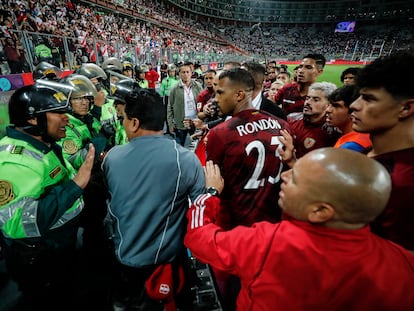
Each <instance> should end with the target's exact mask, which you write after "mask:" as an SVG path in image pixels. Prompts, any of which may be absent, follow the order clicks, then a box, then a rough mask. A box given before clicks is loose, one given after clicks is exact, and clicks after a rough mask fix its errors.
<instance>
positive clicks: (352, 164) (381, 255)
mask: <svg viewBox="0 0 414 311" xmlns="http://www.w3.org/2000/svg"><path fill="white" fill-rule="evenodd" d="M205 173H206V186H207V187H208V189H212V188H214V189H216V191H215V192H212V191H211V192H209V193H208V194H205V195H202V196H200V197H199V198H198V199H197V200H196V201H194V202H195V203H194V204H193V205H192V206H191V208H190V209H189V211H188V212H187V217H188V225H187V234H186V236H185V240H184V242H185V244H186V246H187V247H188V248H189V249H190V250H191V252H192V254H193V255H194V256H195V257H197V258H198V259H199V260H200V261H202V262H205V263H208V264H210V265H211V266H212V267H214V268H217V269H221V270H225V271H227V272H228V273H231V274H233V275H237V276H239V277H240V280H241V284H242V288H241V291H240V294H239V295H238V297H237V307H238V308H237V309H238V310H245V309H246V307H247V306H248V308H249V309H250V310H266V311H273V310H275V308H276V306H277V309H280V310H293V309H294V310H353V311H366V310H381V311H389V310H401V311H411V310H412V308H413V305H414V257H413V256H412V255H411V254H410V253H409V252H407V251H406V250H404V249H403V248H402V247H400V246H398V245H396V244H394V243H391V242H390V241H387V240H384V239H382V238H380V237H378V236H376V235H375V234H372V233H371V232H370V230H369V225H368V224H369V222H370V221H371V220H372V219H374V218H375V217H376V216H377V215H378V214H379V213H381V211H382V210H383V209H384V207H385V205H386V204H387V200H388V198H389V196H390V190H391V180H390V178H389V177H388V176H387V172H386V170H385V169H384V168H383V167H381V165H378V163H376V162H375V161H373V160H371V159H369V158H367V157H365V156H364V155H361V154H359V153H357V152H353V151H350V150H343V149H342V150H341V149H333V148H323V149H319V150H315V151H313V152H311V153H308V154H307V155H305V156H304V157H303V158H302V159H299V161H298V162H297V163H296V164H295V166H294V167H293V169H292V170H289V171H286V172H283V173H282V180H283V183H282V188H281V189H282V190H281V191H280V199H279V205H280V207H281V208H282V210H283V212H284V220H283V221H281V222H280V223H276V224H272V223H269V222H258V223H255V224H254V225H253V226H252V227H250V228H249V227H245V226H238V227H236V228H234V229H233V230H230V231H225V230H223V228H222V227H221V226H220V224H219V223H217V214H218V213H219V211H220V209H221V205H220V203H221V201H222V199H221V190H222V189H223V184H224V185H225V186H226V185H227V182H228V180H227V179H225V180H224V182H223V179H222V178H221V174H220V168H219V166H218V165H213V163H212V162H208V163H207V166H206V169H205ZM351 194H352V195H351ZM243 207H244V205H239V206H238V208H239V209H240V208H243ZM367 288H369V289H370V290H367ZM384 293H386V294H384ZM321 297H325V298H323V299H321ZM350 297H352V298H350Z"/></svg>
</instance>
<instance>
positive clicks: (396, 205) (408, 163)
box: [372, 148, 414, 250]
mask: <svg viewBox="0 0 414 311" xmlns="http://www.w3.org/2000/svg"><path fill="white" fill-rule="evenodd" d="M373 159H375V160H377V161H378V162H380V163H381V164H382V165H384V166H385V168H386V169H387V170H388V172H389V173H390V175H391V180H392V190H391V197H390V199H389V201H388V204H387V206H386V208H385V210H384V211H383V213H382V214H381V215H380V216H379V217H378V218H377V219H376V220H375V221H374V223H373V224H372V230H373V231H374V232H375V233H377V234H379V235H380V236H382V237H384V238H386V239H388V240H391V241H393V242H395V243H398V244H400V245H401V246H403V247H405V248H406V249H409V250H414V207H413V205H414V148H410V149H405V150H398V151H394V152H389V153H385V154H381V155H379V156H376V157H374V158H373Z"/></svg>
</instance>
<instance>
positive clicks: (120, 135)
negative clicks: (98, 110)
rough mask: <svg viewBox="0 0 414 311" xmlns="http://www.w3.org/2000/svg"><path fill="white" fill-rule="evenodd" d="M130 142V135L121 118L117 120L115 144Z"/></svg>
mask: <svg viewBox="0 0 414 311" xmlns="http://www.w3.org/2000/svg"><path fill="white" fill-rule="evenodd" d="M127 142H128V137H127V135H126V131H125V128H124V126H123V125H122V122H121V120H117V121H116V133H115V145H124V144H126V143H127Z"/></svg>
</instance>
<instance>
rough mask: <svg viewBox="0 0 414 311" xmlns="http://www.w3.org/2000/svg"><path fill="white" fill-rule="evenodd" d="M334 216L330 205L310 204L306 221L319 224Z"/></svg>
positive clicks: (321, 203)
mask: <svg viewBox="0 0 414 311" xmlns="http://www.w3.org/2000/svg"><path fill="white" fill-rule="evenodd" d="M334 216H335V210H334V208H333V207H332V205H330V204H328V203H324V202H319V203H315V204H312V206H311V207H310V209H309V211H308V221H309V222H311V223H316V224H318V223H319V224H321V223H325V222H327V221H329V220H331V219H332V218H333V217H334Z"/></svg>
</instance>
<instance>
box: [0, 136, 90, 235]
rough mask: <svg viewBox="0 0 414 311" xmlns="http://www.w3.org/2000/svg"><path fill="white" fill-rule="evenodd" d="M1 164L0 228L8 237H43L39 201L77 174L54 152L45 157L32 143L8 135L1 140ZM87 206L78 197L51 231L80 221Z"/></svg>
mask: <svg viewBox="0 0 414 311" xmlns="http://www.w3.org/2000/svg"><path fill="white" fill-rule="evenodd" d="M65 162H66V161H65ZM0 164H1V170H0V228H1V230H2V231H3V233H4V236H5V237H8V238H11V239H23V238H38V237H41V233H40V230H39V228H38V225H37V214H38V206H39V201H38V199H39V198H40V197H41V196H42V195H43V194H45V193H47V191H49V190H50V189H51V188H52V187H53V186H55V185H59V184H61V183H64V182H67V181H69V180H70V179H71V178H72V177H73V176H74V174H75V171H74V170H73V168H72V167H71V165H70V164H69V163H68V162H66V163H65V164H66V166H65V165H63V164H62V162H61V161H60V160H59V158H58V157H57V155H56V154H55V153H54V152H53V151H50V152H48V153H46V154H44V153H42V152H40V151H39V150H38V149H36V148H34V147H33V146H32V145H30V144H29V143H28V142H26V141H23V140H18V139H14V138H11V137H8V136H5V137H3V138H2V139H1V140H0ZM83 206H84V203H83V199H82V198H78V199H77V200H76V201H75V203H74V204H73V205H72V206H71V207H70V208H69V209H68V210H66V212H65V213H64V214H63V215H62V216H61V217H60V218H59V219H58V220H57V221H56V222H55V223H54V224H52V225H51V226H50V228H49V230H54V229H58V228H60V227H62V226H64V225H65V224H66V223H68V222H69V221H71V220H72V219H74V218H76V217H77V216H78V215H79V213H80V212H81V210H82V208H83Z"/></svg>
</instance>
